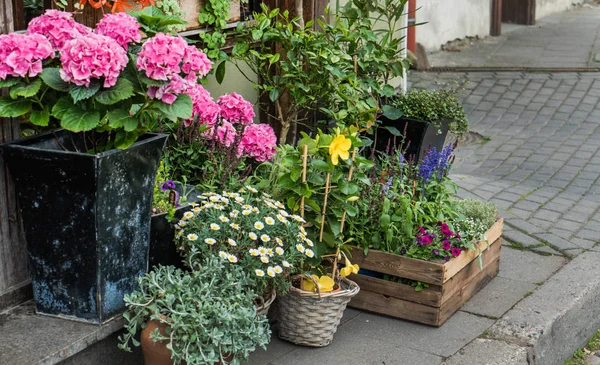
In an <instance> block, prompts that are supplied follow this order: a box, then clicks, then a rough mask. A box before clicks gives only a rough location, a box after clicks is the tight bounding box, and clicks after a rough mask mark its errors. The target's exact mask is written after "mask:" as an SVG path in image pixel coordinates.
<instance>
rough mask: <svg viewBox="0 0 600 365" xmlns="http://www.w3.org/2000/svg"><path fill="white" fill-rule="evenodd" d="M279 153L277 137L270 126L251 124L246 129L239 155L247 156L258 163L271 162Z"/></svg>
mask: <svg viewBox="0 0 600 365" xmlns="http://www.w3.org/2000/svg"><path fill="white" fill-rule="evenodd" d="M276 152H277V136H276V135H275V132H274V131H273V128H271V126H270V125H268V124H251V125H249V126H247V127H246V129H245V130H244V133H243V134H242V139H241V140H240V146H239V151H238V153H240V154H246V155H248V157H252V158H253V159H255V160H256V161H259V162H264V161H271V160H272V159H273V157H275V153H276Z"/></svg>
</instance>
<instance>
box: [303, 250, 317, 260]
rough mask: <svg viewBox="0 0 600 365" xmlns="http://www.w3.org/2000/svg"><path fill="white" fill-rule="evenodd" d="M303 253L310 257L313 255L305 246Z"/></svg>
mask: <svg viewBox="0 0 600 365" xmlns="http://www.w3.org/2000/svg"><path fill="white" fill-rule="evenodd" d="M304 254H305V255H306V256H308V257H310V258H313V257H315V253H314V252H313V250H311V249H310V248H307V249H306V250H304Z"/></svg>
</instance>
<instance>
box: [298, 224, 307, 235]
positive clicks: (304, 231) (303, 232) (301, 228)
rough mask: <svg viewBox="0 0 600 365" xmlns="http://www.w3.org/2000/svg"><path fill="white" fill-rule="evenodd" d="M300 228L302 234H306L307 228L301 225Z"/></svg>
mask: <svg viewBox="0 0 600 365" xmlns="http://www.w3.org/2000/svg"><path fill="white" fill-rule="evenodd" d="M298 229H299V230H300V232H302V234H306V230H305V229H304V227H302V226H300V228H298Z"/></svg>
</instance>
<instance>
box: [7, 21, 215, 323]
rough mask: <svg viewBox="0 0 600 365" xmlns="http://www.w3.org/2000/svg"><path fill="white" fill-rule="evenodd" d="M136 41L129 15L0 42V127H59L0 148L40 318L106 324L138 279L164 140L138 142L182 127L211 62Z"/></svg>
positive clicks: (172, 44) (170, 40)
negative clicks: (5, 123) (164, 126)
mask: <svg viewBox="0 0 600 365" xmlns="http://www.w3.org/2000/svg"><path fill="white" fill-rule="evenodd" d="M140 40H141V34H140V32H139V25H138V23H137V22H136V21H135V19H134V18H132V17H130V16H128V15H127V14H123V13H119V14H115V15H112V14H107V15H106V16H105V17H104V18H103V19H102V20H101V21H100V23H99V24H98V26H97V27H96V29H95V30H94V31H92V30H91V29H89V28H87V27H85V26H83V25H81V24H78V23H76V22H75V21H74V20H73V18H72V15H71V14H69V13H66V12H60V11H56V10H49V11H47V12H46V13H45V14H44V15H42V16H40V17H38V18H36V19H34V20H32V22H31V23H30V24H29V27H28V30H27V34H18V33H12V34H9V35H1V36H0V44H1V46H0V49H1V51H0V86H2V87H8V88H9V94H10V96H9V97H3V98H0V117H13V118H14V117H20V118H23V119H25V120H27V121H29V122H30V123H32V124H34V125H38V126H48V127H62V128H63V129H62V130H58V131H51V132H48V133H45V134H42V135H38V136H34V137H31V138H27V139H24V140H21V141H17V142H11V143H8V144H5V145H3V146H2V154H3V158H4V161H5V162H6V164H7V165H8V168H9V170H10V171H11V173H12V176H13V179H14V180H15V186H16V189H17V195H18V200H19V206H20V209H21V213H22V217H23V225H24V230H25V235H26V239H27V242H28V250H29V263H30V269H31V270H30V271H31V276H32V282H33V288H34V299H35V301H36V310H37V312H38V313H43V314H48V315H59V316H63V317H69V318H77V319H79V320H85V321H91V322H95V323H101V322H104V321H106V320H108V319H110V318H111V317H113V316H115V315H117V314H118V313H119V312H120V311H122V310H123V309H124V303H123V302H122V300H121V298H122V295H123V294H125V293H128V292H131V291H132V290H133V289H134V287H135V285H136V283H135V278H136V277H137V276H140V275H143V273H144V272H145V271H146V270H147V264H148V262H147V255H148V241H149V234H150V213H151V201H152V184H153V182H154V178H155V174H156V168H157V166H158V162H159V158H160V154H161V150H162V148H163V146H164V144H165V140H166V136H165V135H160V134H153V133H147V131H148V129H149V121H153V120H155V119H166V120H169V121H171V122H173V123H175V122H177V121H178V120H180V119H187V118H189V117H190V116H191V113H192V101H191V98H190V96H189V95H187V94H185V93H184V92H185V91H186V90H187V89H188V88H190V87H193V85H195V83H196V82H197V79H198V78H200V77H202V76H204V75H205V74H206V73H207V72H208V70H209V69H210V67H211V62H210V61H209V60H208V59H207V58H206V56H205V55H204V54H203V53H202V52H201V51H198V50H197V49H196V48H194V47H191V46H188V45H187V43H186V42H185V41H184V40H183V39H182V38H181V37H174V36H169V35H165V34H160V33H159V34H157V35H156V36H155V37H152V38H149V39H147V40H146V41H145V42H144V44H143V45H141V46H139V45H137V42H139V41H140ZM59 50H60V52H57V51H59ZM165 65H167V66H166V67H165Z"/></svg>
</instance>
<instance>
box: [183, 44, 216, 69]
mask: <svg viewBox="0 0 600 365" xmlns="http://www.w3.org/2000/svg"><path fill="white" fill-rule="evenodd" d="M212 64H213V63H212V61H211V60H209V59H208V57H207V56H206V54H205V53H204V52H202V51H200V50H199V49H198V48H196V47H193V46H187V48H186V49H185V53H184V55H183V66H181V69H182V71H183V72H184V73H186V74H188V75H197V76H198V77H204V76H206V75H207V74H208V73H209V72H210V69H211V68H212Z"/></svg>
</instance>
